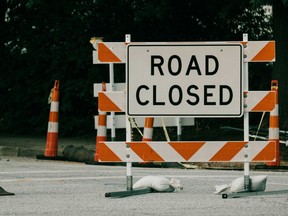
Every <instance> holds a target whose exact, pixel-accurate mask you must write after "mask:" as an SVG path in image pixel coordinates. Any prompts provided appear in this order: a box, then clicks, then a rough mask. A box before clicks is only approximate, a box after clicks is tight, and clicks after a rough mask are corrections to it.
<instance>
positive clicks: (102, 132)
mask: <svg viewBox="0 0 288 216" xmlns="http://www.w3.org/2000/svg"><path fill="white" fill-rule="evenodd" d="M102 91H106V84H105V82H102ZM106 134H107V113H106V112H102V111H100V110H98V128H97V137H96V148H95V155H94V161H98V160H99V154H98V149H97V147H98V143H99V142H104V141H106V140H107V135H106Z"/></svg>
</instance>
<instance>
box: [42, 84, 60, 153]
mask: <svg viewBox="0 0 288 216" xmlns="http://www.w3.org/2000/svg"><path fill="white" fill-rule="evenodd" d="M59 84H60V81H59V80H56V81H55V83H54V88H53V89H52V92H51V105H50V115H49V122H48V131H47V141H46V149H45V153H44V157H49V158H55V157H57V156H58V118H59V114H58V113H59Z"/></svg>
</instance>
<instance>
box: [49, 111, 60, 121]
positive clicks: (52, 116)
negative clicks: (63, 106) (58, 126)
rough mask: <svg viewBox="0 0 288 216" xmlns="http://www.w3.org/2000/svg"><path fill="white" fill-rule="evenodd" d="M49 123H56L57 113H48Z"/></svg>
mask: <svg viewBox="0 0 288 216" xmlns="http://www.w3.org/2000/svg"><path fill="white" fill-rule="evenodd" d="M49 122H58V112H50V113H49Z"/></svg>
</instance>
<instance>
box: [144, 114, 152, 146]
mask: <svg viewBox="0 0 288 216" xmlns="http://www.w3.org/2000/svg"><path fill="white" fill-rule="evenodd" d="M153 123H154V118H151V117H147V118H145V125H144V133H143V138H142V141H152V138H153Z"/></svg>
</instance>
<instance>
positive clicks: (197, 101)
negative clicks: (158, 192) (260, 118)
mask: <svg viewBox="0 0 288 216" xmlns="http://www.w3.org/2000/svg"><path fill="white" fill-rule="evenodd" d="M242 69H243V48H242V45H241V44H237V43H236V44H232V43H219V44H218V43H207V44H181V43H180V44H177V43H171V44H170V43H166V44H161V43H160V44H130V45H128V46H127V65H126V78H127V114H128V115H130V116H194V117H241V116H242V114H243V101H242V97H243V89H242V81H243V78H242V75H243V74H242Z"/></svg>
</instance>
